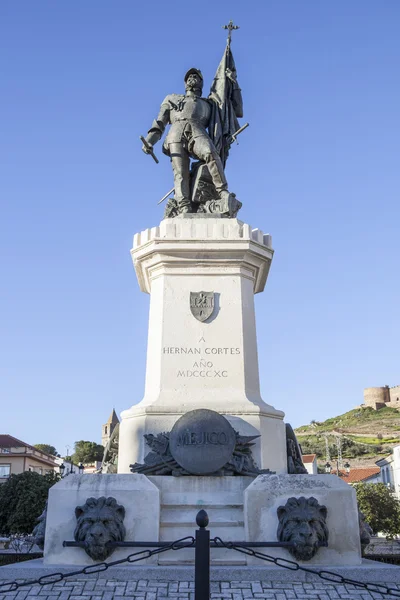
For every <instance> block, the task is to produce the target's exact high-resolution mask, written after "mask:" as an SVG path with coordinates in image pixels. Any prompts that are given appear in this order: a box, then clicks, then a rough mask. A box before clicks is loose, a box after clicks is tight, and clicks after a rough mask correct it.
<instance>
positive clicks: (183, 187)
mask: <svg viewBox="0 0 400 600" xmlns="http://www.w3.org/2000/svg"><path fill="white" fill-rule="evenodd" d="M169 152H170V157H171V162H172V169H173V171H174V186H175V200H176V201H177V203H178V206H179V209H180V210H181V212H191V203H190V186H189V163H190V160H189V154H188V152H187V151H186V150H185V149H184V148H183V146H182V144H177V143H173V144H170V145H169Z"/></svg>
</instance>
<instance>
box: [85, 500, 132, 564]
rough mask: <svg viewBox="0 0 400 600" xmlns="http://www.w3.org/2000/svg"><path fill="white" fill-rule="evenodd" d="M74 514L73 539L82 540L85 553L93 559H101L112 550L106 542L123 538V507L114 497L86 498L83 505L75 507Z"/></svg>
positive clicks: (120, 540)
mask: <svg viewBox="0 0 400 600" xmlns="http://www.w3.org/2000/svg"><path fill="white" fill-rule="evenodd" d="M75 516H76V519H77V524H76V528H75V532H74V538H75V541H76V542H84V543H85V552H86V554H88V555H89V556H90V558H92V559H93V560H95V561H103V560H105V559H106V558H108V557H109V556H110V555H111V554H112V553H113V552H114V548H108V547H107V542H122V541H124V539H125V526H124V523H123V521H124V518H125V508H124V507H123V506H121V505H120V504H117V501H116V500H115V498H112V497H108V498H106V497H105V496H101V498H88V499H87V500H86V502H85V504H84V505H83V506H77V507H76V509H75Z"/></svg>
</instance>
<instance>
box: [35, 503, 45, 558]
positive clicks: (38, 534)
mask: <svg viewBox="0 0 400 600" xmlns="http://www.w3.org/2000/svg"><path fill="white" fill-rule="evenodd" d="M46 518H47V502H46V506H45V507H44V509H43V512H42V514H41V515H40V517H38V518H37V519H36V520H37V521H38V524H37V525H36V526H35V528H34V530H33V531H32V536H33V539H34V541H35V544H36V545H37V546H39V548H40V549H41V550H44V538H45V532H46Z"/></svg>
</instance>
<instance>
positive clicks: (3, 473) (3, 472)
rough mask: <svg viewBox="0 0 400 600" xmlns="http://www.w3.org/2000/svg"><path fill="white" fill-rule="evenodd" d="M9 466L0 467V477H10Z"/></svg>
mask: <svg viewBox="0 0 400 600" xmlns="http://www.w3.org/2000/svg"><path fill="white" fill-rule="evenodd" d="M10 473H11V465H0V477H10Z"/></svg>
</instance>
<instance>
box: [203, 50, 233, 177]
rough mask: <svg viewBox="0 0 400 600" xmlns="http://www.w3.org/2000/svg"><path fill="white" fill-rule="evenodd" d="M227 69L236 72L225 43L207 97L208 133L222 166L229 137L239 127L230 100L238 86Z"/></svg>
mask: <svg viewBox="0 0 400 600" xmlns="http://www.w3.org/2000/svg"><path fill="white" fill-rule="evenodd" d="M227 69H230V70H231V71H233V72H234V73H235V74H236V67H235V61H234V60H233V55H232V52H231V49H230V46H229V45H227V47H226V49H225V52H224V55H223V57H222V59H221V62H220V63H219V65H218V69H217V72H216V74H215V77H214V80H213V83H212V85H211V89H210V95H209V97H208V99H209V100H211V101H212V102H211V107H212V114H211V120H210V125H209V134H210V137H211V139H212V141H213V142H214V145H215V147H216V149H217V151H218V154H219V155H220V157H221V160H222V163H223V165H224V167H225V163H226V159H227V158H228V154H229V148H230V145H231V143H230V137H231V136H232V135H233V134H234V133H235V132H236V131H237V130H238V129H239V127H240V126H239V122H238V120H237V117H236V114H235V110H234V107H233V102H232V98H233V94H234V92H235V91H238V92H239V93H240V88H239V85H238V83H237V82H233V81H231V80H230V79H229V78H228V77H227V75H226V71H227Z"/></svg>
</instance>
